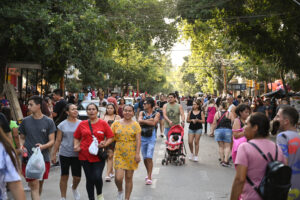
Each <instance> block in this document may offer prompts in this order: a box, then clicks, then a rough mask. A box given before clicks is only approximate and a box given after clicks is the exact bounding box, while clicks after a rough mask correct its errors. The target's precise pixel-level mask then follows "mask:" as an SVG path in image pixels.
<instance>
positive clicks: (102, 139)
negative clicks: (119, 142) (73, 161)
mask: <svg viewBox="0 0 300 200" xmlns="http://www.w3.org/2000/svg"><path fill="white" fill-rule="evenodd" d="M86 112H87V114H88V117H89V119H88V120H84V121H82V122H80V124H79V125H78V127H77V129H76V131H75V133H74V151H77V152H79V154H78V157H79V160H80V162H81V165H82V167H83V170H84V173H85V177H86V190H87V193H88V197H89V200H94V199H95V196H94V195H95V194H94V187H96V192H97V200H104V197H103V194H102V187H103V180H102V172H103V169H104V166H105V160H101V159H100V158H99V157H98V156H97V155H93V154H91V153H90V152H89V147H90V145H91V144H92V142H93V140H94V138H96V139H97V141H98V147H99V148H106V147H108V146H109V145H110V144H111V143H112V142H113V137H114V134H113V132H112V131H111V128H110V127H109V125H108V124H107V122H106V121H104V120H102V119H99V118H98V112H99V109H98V106H97V105H96V104H94V103H90V104H89V105H88V106H87V107H86Z"/></svg>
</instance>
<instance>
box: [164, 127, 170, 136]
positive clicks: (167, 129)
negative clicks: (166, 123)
mask: <svg viewBox="0 0 300 200" xmlns="http://www.w3.org/2000/svg"><path fill="white" fill-rule="evenodd" d="M169 130H170V128H165V132H164V134H165V136H166V138H168V133H169Z"/></svg>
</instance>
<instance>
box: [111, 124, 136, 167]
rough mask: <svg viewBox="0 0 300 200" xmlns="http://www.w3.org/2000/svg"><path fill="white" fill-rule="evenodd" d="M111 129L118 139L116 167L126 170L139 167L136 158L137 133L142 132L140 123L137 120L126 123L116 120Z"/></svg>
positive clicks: (115, 156) (116, 139) (115, 155)
mask: <svg viewBox="0 0 300 200" xmlns="http://www.w3.org/2000/svg"><path fill="white" fill-rule="evenodd" d="M111 129H112V131H113V133H114V137H115V141H116V147H115V153H114V168H115V169H125V170H135V169H137V167H138V163H137V162H136V161H135V159H134V158H135V154H136V134H141V127H140V125H139V124H138V123H137V122H136V121H134V122H133V123H131V124H126V125H125V124H121V123H120V122H119V121H115V122H114V123H113V124H112V126H111Z"/></svg>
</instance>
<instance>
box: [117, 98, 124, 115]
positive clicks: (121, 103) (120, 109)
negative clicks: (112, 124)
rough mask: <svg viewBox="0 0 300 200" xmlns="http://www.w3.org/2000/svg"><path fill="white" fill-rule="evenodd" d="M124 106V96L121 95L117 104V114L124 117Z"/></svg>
mask: <svg viewBox="0 0 300 200" xmlns="http://www.w3.org/2000/svg"><path fill="white" fill-rule="evenodd" d="M124 106H125V99H124V97H122V98H121V99H120V103H119V106H118V115H119V116H120V117H121V118H123V117H124V116H123V108H124Z"/></svg>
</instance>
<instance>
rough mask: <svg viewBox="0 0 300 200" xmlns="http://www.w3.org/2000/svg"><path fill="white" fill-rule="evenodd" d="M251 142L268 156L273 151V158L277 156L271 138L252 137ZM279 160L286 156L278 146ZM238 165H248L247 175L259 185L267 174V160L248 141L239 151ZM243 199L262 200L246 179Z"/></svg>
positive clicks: (236, 162)
mask: <svg viewBox="0 0 300 200" xmlns="http://www.w3.org/2000/svg"><path fill="white" fill-rule="evenodd" d="M250 142H252V143H254V144H256V145H257V146H258V147H259V148H260V149H261V150H262V152H264V154H265V155H266V156H267V154H268V152H270V153H271V155H272V158H275V152H276V150H275V143H274V142H272V141H270V140H269V139H252V140H250ZM277 160H278V161H281V162H283V161H284V157H283V153H282V150H281V148H280V147H278V159H277ZM235 164H236V165H243V166H246V167H247V168H248V169H247V175H248V177H249V178H250V179H251V180H252V181H253V183H254V184H255V185H256V186H258V185H259V184H260V182H261V180H262V178H263V176H264V175H265V171H266V167H267V161H266V160H265V159H264V158H263V157H262V156H261V155H260V153H259V152H258V151H257V150H256V149H255V148H254V147H253V146H252V145H251V144H249V143H248V142H245V143H242V144H241V145H240V146H239V148H238V151H237V157H236V161H235ZM241 199H243V200H261V198H260V196H259V195H258V194H257V192H256V191H255V190H254V189H253V188H252V187H251V186H250V184H249V183H248V182H247V181H246V182H245V185H244V188H243V192H242V195H241Z"/></svg>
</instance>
